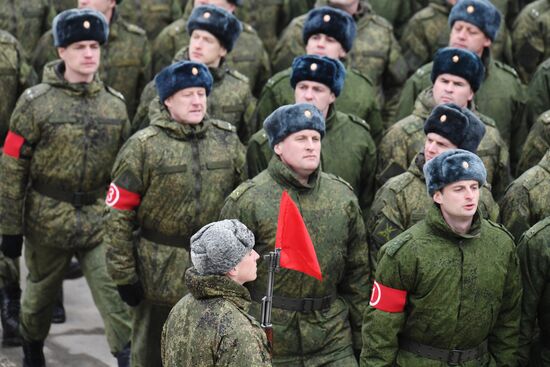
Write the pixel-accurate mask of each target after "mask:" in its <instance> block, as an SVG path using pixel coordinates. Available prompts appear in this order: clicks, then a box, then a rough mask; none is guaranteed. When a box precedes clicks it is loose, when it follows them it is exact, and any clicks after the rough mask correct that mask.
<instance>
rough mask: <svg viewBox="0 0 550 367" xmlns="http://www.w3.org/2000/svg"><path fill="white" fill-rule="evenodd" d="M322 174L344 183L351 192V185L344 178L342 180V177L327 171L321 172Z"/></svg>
mask: <svg viewBox="0 0 550 367" xmlns="http://www.w3.org/2000/svg"><path fill="white" fill-rule="evenodd" d="M322 174H323V175H324V176H325V177H327V178H328V179H329V180H331V181H336V182H339V183H342V184H344V185H345V186H346V187H347V188H348V189H350V191H351V192H353V187H351V185H350V184H349V183H348V182H347V181H346V180H344V179H343V178H342V177H340V176H336V175H334V174H332V173H328V172H322Z"/></svg>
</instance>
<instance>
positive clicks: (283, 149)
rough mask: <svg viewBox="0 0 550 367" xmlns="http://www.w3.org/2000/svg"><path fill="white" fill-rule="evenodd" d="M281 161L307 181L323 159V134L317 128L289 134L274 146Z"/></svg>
mask: <svg viewBox="0 0 550 367" xmlns="http://www.w3.org/2000/svg"><path fill="white" fill-rule="evenodd" d="M273 149H274V151H275V154H277V155H278V156H279V157H280V158H281V161H283V163H284V164H286V165H287V166H288V167H290V169H292V170H293V171H294V172H295V173H296V174H297V175H298V177H299V178H300V179H303V180H305V181H307V179H308V178H309V176H310V175H311V174H312V173H313V172H314V171H315V170H316V169H317V167H319V162H320V159H321V134H319V132H318V131H316V130H309V129H306V130H300V131H297V132H295V133H292V134H290V135H288V136H287V137H286V138H285V139H284V140H283V141H281V142H279V143H278V144H276V145H275V146H274V147H273Z"/></svg>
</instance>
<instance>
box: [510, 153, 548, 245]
mask: <svg viewBox="0 0 550 367" xmlns="http://www.w3.org/2000/svg"><path fill="white" fill-rule="evenodd" d="M548 197H550V150H548V151H547V152H546V154H545V155H544V157H542V159H541V160H540V162H539V163H538V164H537V165H536V166H534V167H532V168H530V169H528V170H527V171H525V172H524V173H523V174H522V175H521V176H519V177H518V178H517V179H515V180H514V182H512V183H511V184H510V186H508V188H507V189H506V193H505V194H504V197H503V198H502V200H501V201H500V207H501V222H502V224H504V225H505V226H506V228H508V230H509V231H510V232H512V234H513V235H514V237H515V238H516V240H518V239H519V238H520V236H521V235H522V233H523V232H525V231H526V230H528V229H529V228H530V227H531V226H533V225H534V224H535V223H537V222H538V221H540V220H542V219H544V218H546V217H547V216H549V215H550V205H548V200H547V198H548Z"/></svg>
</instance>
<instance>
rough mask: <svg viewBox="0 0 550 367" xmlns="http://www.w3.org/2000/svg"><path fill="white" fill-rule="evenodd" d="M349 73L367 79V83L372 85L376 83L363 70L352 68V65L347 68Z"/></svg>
mask: <svg viewBox="0 0 550 367" xmlns="http://www.w3.org/2000/svg"><path fill="white" fill-rule="evenodd" d="M346 72H347V73H350V74H353V75H354V76H356V77H358V78H360V79H363V80H365V81H366V82H367V83H369V84H370V85H371V86H374V83H373V82H372V80H371V79H370V78H369V77H368V76H367V75H365V74H363V73H362V72H360V71H359V70H357V69H355V68H352V67H349V68H347V70H346Z"/></svg>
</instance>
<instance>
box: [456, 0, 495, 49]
mask: <svg viewBox="0 0 550 367" xmlns="http://www.w3.org/2000/svg"><path fill="white" fill-rule="evenodd" d="M457 20H462V21H464V22H467V23H471V24H473V25H475V26H476V27H478V28H479V29H481V31H482V32H483V33H485V35H486V36H487V37H488V38H490V39H491V41H494V40H495V38H496V37H497V33H498V28H499V27H500V20H501V15H500V12H499V11H498V9H497V8H496V7H495V6H494V5H493V4H491V2H490V1H489V0H458V2H457V3H456V4H455V5H454V6H453V8H452V9H451V12H450V13H449V26H450V27H451V28H452V27H453V24H454V23H455V22H456V21H457Z"/></svg>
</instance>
